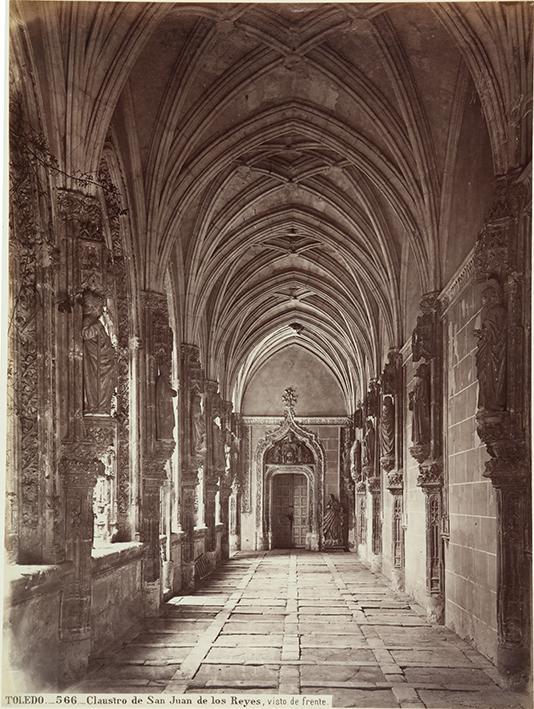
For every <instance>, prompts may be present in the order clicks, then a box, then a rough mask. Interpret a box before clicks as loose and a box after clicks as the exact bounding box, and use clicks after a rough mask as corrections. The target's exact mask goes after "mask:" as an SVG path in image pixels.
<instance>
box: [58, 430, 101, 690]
mask: <svg viewBox="0 0 534 709" xmlns="http://www.w3.org/2000/svg"><path fill="white" fill-rule="evenodd" d="M114 435H115V431H114V422H113V421H112V420H111V419H107V420H106V419H103V420H98V419H97V418H96V417H95V418H94V419H92V420H87V419H86V421H85V436H84V439H82V440H80V441H68V442H64V443H63V445H62V448H61V458H60V461H59V473H60V476H61V479H62V483H63V489H64V494H65V508H64V509H65V527H66V530H67V537H66V545H65V552H66V558H67V559H68V560H69V561H70V562H71V563H72V577H71V580H70V582H69V583H68V584H67V586H66V588H65V591H64V593H63V596H62V602H61V626H60V637H61V640H62V668H61V673H60V674H61V681H62V683H63V684H68V683H69V682H73V681H74V680H76V679H77V678H78V677H81V676H82V675H83V674H84V673H85V671H86V669H87V663H88V659H89V654H90V651H91V551H92V547H93V534H94V519H93V488H94V485H95V482H96V479H97V476H98V475H100V474H102V473H103V471H104V464H103V462H102V458H103V457H104V455H105V454H106V451H107V449H108V448H109V446H110V445H112V444H113V439H114Z"/></svg>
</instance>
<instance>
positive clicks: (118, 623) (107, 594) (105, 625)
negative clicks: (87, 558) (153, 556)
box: [91, 542, 143, 656]
mask: <svg viewBox="0 0 534 709" xmlns="http://www.w3.org/2000/svg"><path fill="white" fill-rule="evenodd" d="M142 550H143V545H142V544H139V543H136V542H126V543H124V544H114V545H112V547H105V548H103V549H95V550H93V564H92V566H93V569H92V570H93V578H92V585H91V655H93V656H95V655H97V654H98V653H99V652H101V650H102V649H103V648H105V647H108V646H111V645H114V644H116V643H117V639H120V640H121V641H123V640H124V638H125V637H127V636H128V635H129V634H130V633H131V632H135V631H136V630H138V629H139V627H140V622H141V619H142V618H143V588H142V579H141V564H142Z"/></svg>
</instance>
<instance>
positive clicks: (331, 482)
mask: <svg viewBox="0 0 534 709" xmlns="http://www.w3.org/2000/svg"><path fill="white" fill-rule="evenodd" d="M306 428H308V429H309V430H310V431H312V432H313V433H315V434H316V436H317V437H318V438H319V440H320V441H321V445H322V446H323V449H324V455H325V468H326V469H325V488H324V489H325V496H328V495H329V494H330V493H332V494H334V495H335V496H336V497H339V438H340V430H339V426H326V425H325V426H323V425H317V426H312V425H309V426H306Z"/></svg>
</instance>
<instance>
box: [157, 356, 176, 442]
mask: <svg viewBox="0 0 534 709" xmlns="http://www.w3.org/2000/svg"><path fill="white" fill-rule="evenodd" d="M175 396H176V390H175V389H173V388H172V386H171V372H170V366H169V362H168V359H167V357H165V356H163V357H161V361H160V362H159V366H158V375H157V378H156V438H157V440H158V441H167V440H171V439H172V437H173V430H174V423H175V422H174V403H173V398H174V397H175Z"/></svg>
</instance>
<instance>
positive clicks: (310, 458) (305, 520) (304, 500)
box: [255, 407, 325, 550]
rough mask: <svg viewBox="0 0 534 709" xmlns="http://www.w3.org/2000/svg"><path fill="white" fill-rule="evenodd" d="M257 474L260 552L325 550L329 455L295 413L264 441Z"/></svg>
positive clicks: (290, 412)
mask: <svg viewBox="0 0 534 709" xmlns="http://www.w3.org/2000/svg"><path fill="white" fill-rule="evenodd" d="M255 469H256V514H257V517H256V525H257V526H256V535H257V536H256V548H257V549H272V548H290V547H291V546H295V547H302V548H306V549H310V550H318V549H319V548H320V546H321V521H322V507H323V486H324V470H325V457H324V451H323V448H322V446H321V444H320V442H319V440H318V438H317V436H316V435H315V434H314V433H312V432H311V431H309V430H308V429H306V428H304V427H303V426H301V425H300V424H299V423H297V421H296V420H295V417H294V413H293V409H292V407H287V409H286V412H285V415H284V419H283V421H282V422H281V424H280V426H279V427H278V428H276V429H275V430H274V431H272V432H270V433H268V434H267V435H266V436H265V438H264V439H262V440H260V441H259V443H258V446H257V448H256V455H255ZM280 476H282V477H284V476H296V477H293V478H291V479H290V478H289V477H286V479H285V480H282V481H281V482H277V481H276V478H278V477H280ZM303 478H305V481H306V484H305V485H304V483H303ZM279 486H281V487H282V489H283V488H284V487H285V488H287V490H286V492H287V493H288V494H289V492H288V491H289V487H290V486H291V495H292V499H293V505H290V504H288V501H283V500H282V497H281V493H279V490H280V488H279ZM273 497H274V503H273ZM277 500H278V501H277ZM291 506H292V507H293V510H292V511H291V509H290V507H291ZM296 506H297V507H298V515H299V519H298V523H297V528H295V529H291V530H290V529H289V526H290V525H289V521H290V519H289V517H288V515H290V516H291V515H292V516H293V524H294V523H295V507H296ZM286 508H287V509H286ZM303 508H304V509H303ZM284 515H285V518H286V522H284V519H283V517H284ZM304 530H305V531H304ZM273 533H274V537H273ZM303 538H304V544H303V543H302V540H303ZM284 540H286V541H287V542H288V543H287V545H285V546H281V545H282V544H285V542H284Z"/></svg>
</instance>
